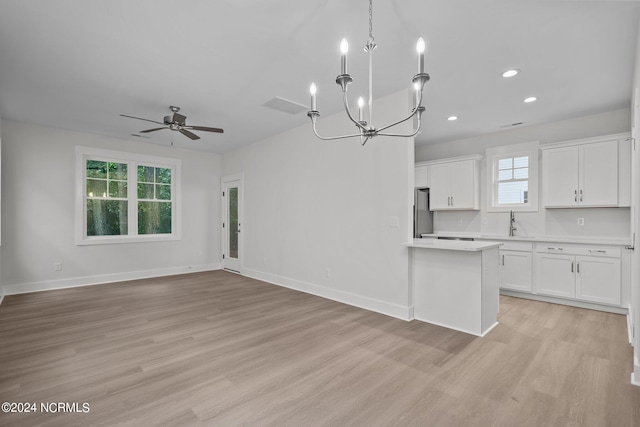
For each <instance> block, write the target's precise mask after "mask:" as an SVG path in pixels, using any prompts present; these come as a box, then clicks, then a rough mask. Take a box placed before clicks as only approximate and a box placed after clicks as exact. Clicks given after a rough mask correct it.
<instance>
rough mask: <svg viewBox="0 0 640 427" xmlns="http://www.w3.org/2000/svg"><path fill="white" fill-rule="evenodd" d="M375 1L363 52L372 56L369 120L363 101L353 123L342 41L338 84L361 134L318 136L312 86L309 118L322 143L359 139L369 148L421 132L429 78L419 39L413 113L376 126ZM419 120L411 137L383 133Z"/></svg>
mask: <svg viewBox="0 0 640 427" xmlns="http://www.w3.org/2000/svg"><path fill="white" fill-rule="evenodd" d="M372 2H373V0H369V39H368V40H367V43H366V44H365V45H364V51H365V52H367V53H368V54H369V94H368V100H367V107H368V108H367V109H368V120H365V119H364V106H365V102H364V99H363V98H362V97H360V98H359V99H358V120H356V119H354V117H353V115H352V114H351V110H350V109H349V103H348V99H347V90H348V87H349V83H351V82H353V78H352V77H351V76H350V75H349V74H348V73H347V53H348V51H349V44H348V43H347V40H346V39H342V42H341V43H340V52H341V54H342V55H341V58H340V75H339V76H338V77H336V83H337V84H338V85H339V86H340V87H341V88H342V100H343V104H344V109H345V111H346V113H347V116H348V117H349V120H351V121H352V122H353V123H354V124H355V125H356V127H357V128H358V133H354V134H350V135H339V136H330V137H323V136H320V135H319V134H318V131H317V129H316V124H317V121H318V117H320V112H319V111H318V110H317V103H316V91H317V88H316V85H315V83H311V87H310V88H309V91H310V92H311V111H309V112H308V113H307V116H309V118H310V119H311V124H312V126H313V133H314V134H315V135H316V136H317V137H318V138H320V139H323V140H333V139H343V138H353V137H360V142H361V143H362V145H364V144H366V143H367V141H368V140H369V139H371V138H373V137H374V136H378V135H382V136H397V137H412V136H415V135H417V134H418V132H420V125H421V119H422V113H423V112H424V110H425V109H424V107H423V106H422V91H423V89H424V85H425V83H427V82H428V81H429V74H427V73H425V72H424V50H425V43H424V40H423V39H422V37H421V38H419V39H418V43H417V44H416V50H417V52H418V73H417V74H416V75H415V76H413V79H412V82H413V89H414V90H415V97H414V101H413V104H414V105H413V109H412V110H411V113H410V114H409V116H407V117H406V118H404V119H402V120H399V121H397V122H394V123H391V124H388V125H386V126H382V127H375V126H373V51H374V50H375V48H376V47H377V45H376V43H375V41H374V38H373V6H372ZM414 116H415V117H417V129H415V130H414V131H413V132H412V133H409V134H399V133H388V132H384V131H385V130H387V129H389V128H392V127H393V126H396V125H399V124H400V123H403V122H406V121H407V120H409V119H411V118H413V117H414Z"/></svg>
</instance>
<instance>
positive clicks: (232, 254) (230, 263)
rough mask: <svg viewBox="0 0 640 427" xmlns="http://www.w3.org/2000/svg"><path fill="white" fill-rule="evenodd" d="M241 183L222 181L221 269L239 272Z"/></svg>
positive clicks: (233, 180) (240, 252) (240, 264)
mask: <svg viewBox="0 0 640 427" xmlns="http://www.w3.org/2000/svg"><path fill="white" fill-rule="evenodd" d="M241 196H242V181H241V180H240V179H230V180H224V179H223V183H222V210H223V214H222V236H223V237H222V268H224V269H225V270H231V271H235V272H240V271H241V266H242V262H241V254H242V239H241V231H242V197H241Z"/></svg>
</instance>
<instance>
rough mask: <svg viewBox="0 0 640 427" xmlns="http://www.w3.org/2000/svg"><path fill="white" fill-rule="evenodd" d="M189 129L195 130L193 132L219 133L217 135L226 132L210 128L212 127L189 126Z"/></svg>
mask: <svg viewBox="0 0 640 427" xmlns="http://www.w3.org/2000/svg"><path fill="white" fill-rule="evenodd" d="M186 128H187V129H193V130H201V131H205V132H217V133H223V132H224V130H223V129H220V128H210V127H206V126H187V127H186Z"/></svg>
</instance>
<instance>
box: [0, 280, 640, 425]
mask: <svg viewBox="0 0 640 427" xmlns="http://www.w3.org/2000/svg"><path fill="white" fill-rule="evenodd" d="M499 320H500V324H499V325H498V326H497V327H496V328H495V329H494V330H492V331H491V332H490V333H489V334H488V335H487V336H486V337H484V338H477V337H473V336H471V335H467V334H464V333H461V332H455V331H452V330H448V329H445V328H441V327H437V326H433V325H429V324H426V323H421V322H418V321H413V322H404V321H402V320H398V319H394V318H391V317H387V316H384V315H381V314H377V313H372V312H368V311H366V310H362V309H358V308H355V307H351V306H347V305H344V304H340V303H337V302H334V301H329V300H326V299H323V298H320V297H316V296H312V295H308V294H304V293H301V292H296V291H292V290H289V289H286V288H281V287H278V286H274V285H270V284H266V283H263V282H259V281H256V280H252V279H248V278H245V277H242V276H239V275H235V274H232V273H228V272H225V271H214V272H207V273H195V274H188V275H182V276H172V277H166V278H157V279H146V280H139V281H132V282H124V283H117V284H109V285H100V286H89V287H83V288H74V289H65V290H58V291H49V292H41V293H33V294H24V295H14V296H7V297H5V300H4V302H3V303H2V305H1V306H0V402H5V401H7V402H35V403H37V405H39V404H40V402H68V403H73V402H78V403H79V404H80V409H81V408H82V403H84V402H87V403H89V405H90V410H89V412H88V413H75V412H74V413H61V412H58V413H41V412H38V413H23V414H15V413H14V414H12V413H9V414H5V413H0V425H3V426H5V425H6V426H31V425H44V426H73V425H77V426H111V425H121V426H153V425H158V426H172V425H174V426H190V425H194V426H197V425H216V426H236V425H256V426H263V425H266V426H282V425H286V426H395V425H398V426H509V427H511V426H572V425H573V426H616V427H623V426H635V427H637V426H639V425H640V387H634V386H632V385H630V384H629V375H630V372H631V367H632V349H631V347H630V346H629V344H628V340H627V335H626V334H627V332H626V319H625V317H624V316H621V315H616V314H610V313H603V312H598V311H591V310H585V309H579V308H573V307H566V306H561V305H554V304H548V303H543V302H537V301H529V300H524V299H518V298H510V297H501V299H500V317H499ZM38 410H40V408H38Z"/></svg>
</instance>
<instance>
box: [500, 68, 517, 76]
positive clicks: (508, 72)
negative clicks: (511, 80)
mask: <svg viewBox="0 0 640 427" xmlns="http://www.w3.org/2000/svg"><path fill="white" fill-rule="evenodd" d="M519 72H520V70H516V69H513V70H507V71H505V72H504V73H502V77H513V76H515V75H516V74H518V73H519Z"/></svg>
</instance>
